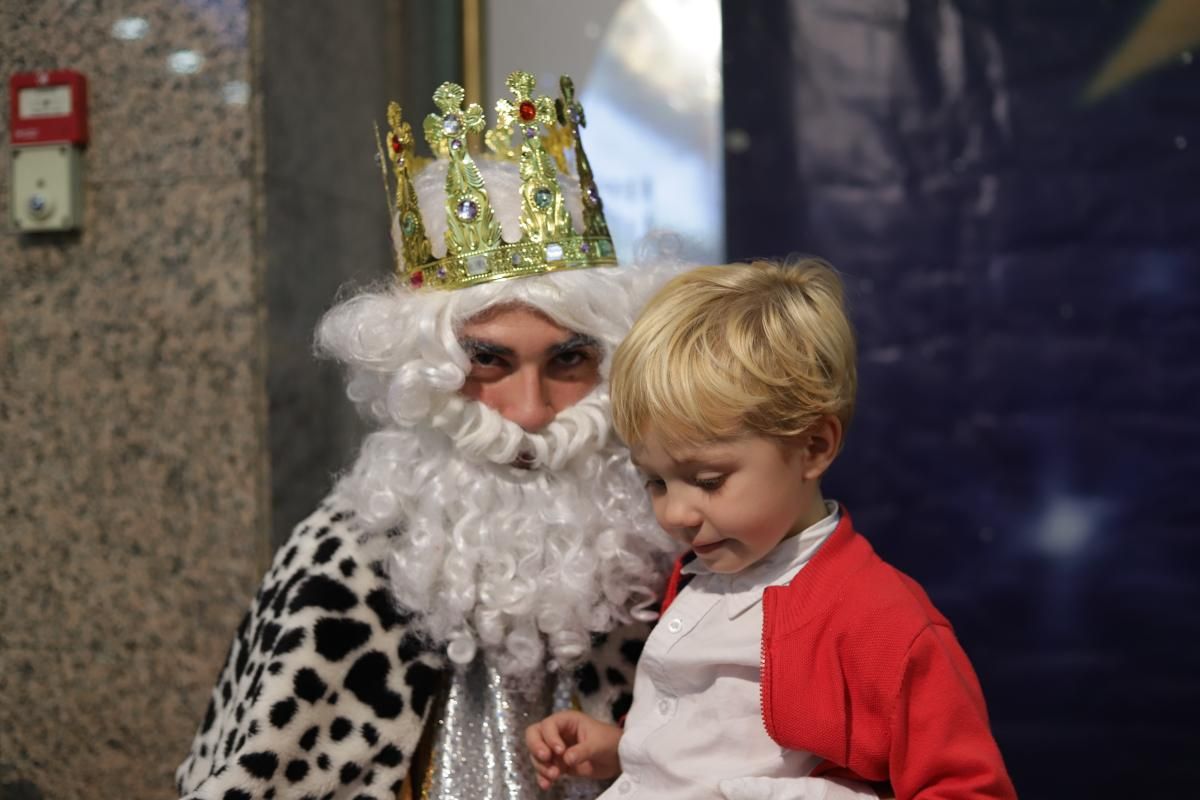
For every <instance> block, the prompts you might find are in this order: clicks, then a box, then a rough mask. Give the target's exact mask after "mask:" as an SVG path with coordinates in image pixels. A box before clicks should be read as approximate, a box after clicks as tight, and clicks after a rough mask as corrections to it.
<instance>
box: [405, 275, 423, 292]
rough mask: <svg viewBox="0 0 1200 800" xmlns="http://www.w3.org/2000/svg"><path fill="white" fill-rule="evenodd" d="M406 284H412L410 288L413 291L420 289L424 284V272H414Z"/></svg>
mask: <svg viewBox="0 0 1200 800" xmlns="http://www.w3.org/2000/svg"><path fill="white" fill-rule="evenodd" d="M408 282H409V283H410V284H412V287H413V288H414V289H420V288H421V285H422V284H424V283H425V273H424V272H414V273H413V274H412V277H411V278H409V279H408Z"/></svg>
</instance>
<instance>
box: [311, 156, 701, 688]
mask: <svg viewBox="0 0 1200 800" xmlns="http://www.w3.org/2000/svg"><path fill="white" fill-rule="evenodd" d="M480 170H481V172H482V173H483V175H484V179H485V181H486V184H487V187H488V193H489V197H490V200H491V203H492V207H493V210H494V211H495V213H496V216H497V218H498V219H499V221H500V224H501V227H502V231H503V235H504V237H505V239H507V240H510V241H512V240H515V239H517V238H518V237H519V235H520V230H519V223H518V222H517V220H518V216H519V212H520V208H519V202H518V201H517V198H519V193H518V190H519V188H520V179H519V176H518V174H517V170H516V166H515V165H508V164H481V165H480ZM444 180H445V168H444V166H443V167H442V168H441V169H438V168H437V166H434V167H430V168H429V169H426V170H425V171H424V172H423V173H421V174H420V175H419V176H418V178H417V181H416V182H415V188H416V189H417V193H418V197H419V198H420V203H421V212H422V216H423V218H424V220H425V224H426V226H427V230H428V233H429V236H430V240H431V242H433V243H434V252H435V256H440V255H442V254H444V250H445V245H444V241H443V236H444V231H445V228H446V223H445V207H444V196H445V195H444V190H443V188H442V183H443V182H444ZM563 191H564V195H565V196H566V199H567V203H568V208H569V209H570V210H571V212H572V217H573V219H574V221H575V225H576V227H577V229H579V226H580V224H581V214H580V206H579V201H578V191H572V190H571V187H567V186H564V187H563ZM394 235H396V236H398V235H399V234H398V233H396V232H395V231H394ZM677 270H678V266H677V265H673V264H666V263H663V264H660V265H658V266H654V267H650V266H642V267H635V266H622V267H612V268H592V269H584V270H578V271H561V272H555V273H550V274H546V275H539V276H532V277H525V278H514V279H508V280H502V281H497V282H494V283H488V284H483V285H480V286H475V287H470V288H466V289H458V290H453V291H445V290H424V291H421V290H413V289H411V288H409V287H408V286H392V287H389V288H387V289H385V290H382V291H368V292H364V293H362V294H359V295H357V296H355V297H352V298H350V299H348V300H346V301H344V302H342V303H340V304H339V305H337V306H336V307H334V308H333V309H331V310H330V311H329V312H328V314H326V316H325V318H324V319H323V320H322V321H321V324H320V327H319V329H318V334H317V346H318V349H319V350H320V351H321V352H323V353H326V354H329V355H332V356H334V357H336V358H337V359H339V360H340V361H342V362H343V363H345V364H346V365H347V368H348V372H349V383H348V388H347V394H348V395H349V397H350V398H351V399H352V400H353V401H354V402H355V403H356V404H358V406H359V407H360V409H361V410H362V411H363V413H364V414H365V415H366V416H367V417H368V418H369V419H371V420H372V421H374V422H375V423H377V424H378V425H380V427H381V428H382V429H381V430H379V431H377V432H375V433H373V434H371V435H370V436H368V437H367V440H366V441H365V442H364V444H363V448H362V451H361V453H360V455H359V458H358V460H357V462H356V463H355V465H354V466H353V468H352V469H351V470H350V472H349V473H348V474H347V475H345V476H344V477H343V478H342V480H341V482H340V483H339V487H338V491H339V492H341V493H342V494H343V495H344V496H346V497H347V499H348V500H349V501H350V502H351V503H353V504H354V506H355V508H356V509H357V510H358V512H359V515H360V517H361V519H362V522H363V523H364V524H365V525H366V526H367V529H368V531H372V532H375V533H385V532H386V533H388V534H389V535H391V537H392V538H391V541H392V550H393V558H392V562H391V564H390V566H389V574H390V577H391V579H392V586H393V591H394V593H395V594H396V597H397V599H398V601H399V602H400V603H402V604H403V605H405V606H406V607H408V608H411V609H413V610H416V611H418V612H419V613H420V615H421V624H422V625H423V628H424V630H425V631H426V633H427V634H428V635H429V636H430V637H431V638H433V639H435V640H437V641H441V642H445V643H447V644H448V653H449V655H450V657H451V659H452V660H454V661H456V662H459V663H466V662H469V661H470V660H471V659H472V658H473V657H474V655H475V653H476V650H477V646H479V645H482V646H483V647H484V648H485V649H486V650H488V651H490V652H492V653H494V654H495V656H496V658H497V659H498V663H499V665H500V668H501V669H502V670H503V671H504V672H506V673H509V674H529V673H530V672H531V671H533V670H535V669H539V668H541V666H542V664H543V663H544V647H543V640H545V641H546V643H548V645H549V648H550V651H551V655H552V656H553V658H554V660H555V661H557V662H559V663H562V664H570V663H572V662H575V661H577V660H578V659H579V658H580V657H582V656H583V655H584V654H585V653H586V651H587V648H588V640H589V636H590V634H591V633H595V632H601V631H607V630H609V629H611V628H612V627H614V626H615V625H617V624H619V623H623V622H628V621H629V620H630V619H631V618H635V617H643V618H644V617H645V616H646V615H647V614H648V613H649V612H644V613H643V612H642V611H639V609H644V608H645V607H646V606H648V605H649V604H650V603H652V601H653V600H654V599H655V598H656V597H657V594H658V592H659V590H660V589H661V583H662V570H663V567H664V564H665V563H666V561H667V560H669V553H670V552H671V551H672V550H673V546H672V545H671V544H670V542H669V539H667V537H666V536H665V534H663V533H662V532H661V531H660V530H659V529H658V527H657V525H656V524H655V523H654V519H653V515H652V513H651V511H650V507H649V503H648V501H647V499H646V496H645V492H644V490H643V488H642V485H641V482H640V480H639V478H638V476H637V474H636V471H635V470H634V468H633V467H632V465H631V464H630V463H629V459H628V456H627V454H626V453H625V451H624V450H623V448H621V447H620V445H619V443H617V442H616V441H615V438H614V436H613V434H612V431H611V422H610V413H609V400H608V390H607V386H606V379H607V376H608V369H609V362H610V359H611V356H612V353H613V351H614V350H615V349H616V347H617V345H618V344H619V343H620V341H621V339H622V338H623V337H624V336H625V334H626V333H627V332H628V330H629V328H630V326H631V325H632V323H633V320H634V318H635V316H636V315H637V313H638V311H639V310H640V308H641V306H642V305H643V303H644V301H645V300H646V299H648V297H649V294H650V293H651V292H652V291H653V290H654V289H655V288H657V286H658V285H660V284H661V283H662V281H663V280H665V278H667V277H669V275H670V274H672V273H673V272H675V271H677ZM514 304H519V305H523V306H527V307H530V308H533V309H536V310H537V311H540V312H541V313H543V314H545V315H546V316H547V317H549V318H550V319H552V320H553V321H554V322H556V323H557V324H559V325H561V326H562V327H564V328H567V329H569V330H571V331H573V332H577V333H582V334H586V335H588V336H591V337H593V338H594V339H596V340H597V342H599V344H600V347H601V350H602V360H601V364H600V374H601V384H600V385H599V386H597V387H596V388H595V389H594V390H593V391H592V392H591V393H590V394H589V395H588V396H587V397H586V398H584V399H583V400H582V401H580V402H579V403H577V404H575V405H574V406H572V407H570V408H568V409H566V410H564V411H563V412H561V413H560V414H559V415H558V416H557V417H556V418H555V420H554V421H553V422H551V423H550V425H548V426H547V427H546V428H545V429H543V430H541V431H537V432H532V433H531V432H528V431H525V430H523V429H522V428H521V427H520V426H519V425H517V424H515V423H513V422H511V421H509V420H507V419H505V418H504V417H503V416H501V415H500V414H499V413H498V412H496V411H495V410H493V409H491V408H489V407H487V406H485V405H483V404H482V403H480V402H478V401H475V400H471V399H468V398H466V397H464V396H463V395H461V394H460V393H459V390H460V389H461V388H462V386H463V384H464V382H465V380H466V377H467V375H468V373H469V371H470V359H469V357H468V355H467V353H466V352H465V351H464V350H463V348H462V347H461V346H460V345H459V341H458V332H459V330H460V328H461V327H462V325H463V324H464V323H466V322H467V321H468V320H471V319H472V318H474V317H476V316H478V315H479V314H481V313H482V312H484V311H486V310H487V309H490V308H494V307H498V306H505V305H514ZM518 456H523V457H524V458H523V461H525V460H526V459H528V457H529V456H532V469H523V468H517V467H515V466H513V463H514V462H515V461H516V460H517V458H518ZM523 466H527V464H523Z"/></svg>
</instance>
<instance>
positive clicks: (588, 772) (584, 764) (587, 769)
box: [575, 760, 596, 778]
mask: <svg viewBox="0 0 1200 800" xmlns="http://www.w3.org/2000/svg"><path fill="white" fill-rule="evenodd" d="M595 771H596V768H595V767H593V766H592V762H591V761H588V760H584V761H580V762H579V763H578V764H576V765H575V774H576V775H578V776H579V777H581V778H590V777H592V773H593V772H595Z"/></svg>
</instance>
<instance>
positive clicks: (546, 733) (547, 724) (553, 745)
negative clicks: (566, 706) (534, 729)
mask: <svg viewBox="0 0 1200 800" xmlns="http://www.w3.org/2000/svg"><path fill="white" fill-rule="evenodd" d="M541 729H542V731H541V732H542V738H543V739H544V741H545V742H546V745H547V746H548V747H549V748H550V749H551V750H553V751H554V752H555V753H558V754H559V755H562V753H563V751H564V750H566V749H567V746H566V745H565V744H564V743H563V740H562V736H560V735H559V733H558V721H557V720H555V719H554V717H550V718H549V719H546V720H543V721H542V724H541Z"/></svg>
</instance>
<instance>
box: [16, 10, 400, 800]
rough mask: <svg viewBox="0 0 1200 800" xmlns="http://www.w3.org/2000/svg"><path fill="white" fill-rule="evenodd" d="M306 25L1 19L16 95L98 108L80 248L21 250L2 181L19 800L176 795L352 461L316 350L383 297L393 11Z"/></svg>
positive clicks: (311, 18)
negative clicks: (369, 289)
mask: <svg viewBox="0 0 1200 800" xmlns="http://www.w3.org/2000/svg"><path fill="white" fill-rule="evenodd" d="M299 5H300V4H288V3H285V2H282V0H278V1H277V2H266V1H265V0H204V2H184V1H183V0H178V1H177V2H151V1H150V0H123V1H122V2H105V1H104V0H92V1H91V2H81V1H78V0H76V1H70V0H62V1H59V0H56V1H55V2H43V1H41V0H8V1H7V2H4V3H0V68H2V69H0V74H3V76H4V77H5V78H7V76H8V75H10V74H12V73H13V72H17V71H25V70H33V69H43V68H62V67H69V68H73V69H77V70H80V71H82V72H83V73H85V74H86V75H87V77H88V80H89V101H90V105H91V143H90V146H89V148H88V151H87V157H86V178H85V189H86V200H85V203H86V206H85V220H84V226H83V229H82V231H81V232H79V233H72V234H43V235H18V234H16V233H14V232H13V231H12V230H11V226H10V223H9V222H8V203H9V199H8V186H9V181H8V177H9V176H8V170H9V165H8V158H7V157H4V158H0V234H2V235H0V541H3V544H4V547H3V554H2V555H0V800H15V799H16V798H22V800H30V799H31V798H42V797H46V798H84V797H87V798H93V797H120V798H123V799H128V800H140V799H141V798H151V797H154V798H162V797H168V796H172V794H171V793H172V772H173V770H174V768H175V766H176V765H177V764H178V763H179V761H180V760H181V759H182V757H183V755H184V754H185V752H186V749H187V747H188V744H189V741H190V738H191V735H192V733H193V731H194V729H195V727H196V726H197V725H198V724H199V722H200V717H201V716H202V714H203V711H204V707H205V704H206V702H207V695H208V691H209V689H210V687H211V682H212V680H213V679H214V677H215V676H216V673H217V671H218V669H219V667H220V665H221V660H222V659H223V657H224V655H225V650H226V648H227V646H228V642H229V640H230V637H231V635H232V633H233V630H234V628H235V626H236V624H237V621H238V618H239V617H240V615H241V614H242V612H243V610H244V608H245V607H246V606H247V604H248V602H249V599H250V596H251V594H252V593H253V591H254V589H255V586H256V584H257V580H258V577H259V574H260V571H261V570H262V568H263V567H264V566H265V563H266V561H267V559H268V557H269V554H270V550H271V544H272V537H271V530H272V527H273V522H274V524H275V527H276V528H279V529H280V530H282V529H285V528H286V526H288V525H290V524H291V523H292V522H294V521H295V519H294V517H295V516H296V515H297V514H298V513H300V511H299V510H300V509H301V508H303V507H304V506H309V505H312V504H315V502H316V500H317V499H318V498H319V495H320V494H321V493H323V492H324V491H325V489H327V488H328V483H329V480H330V477H331V475H332V474H333V472H335V471H336V470H337V469H338V468H339V467H340V466H341V465H342V464H343V463H344V460H345V458H346V457H347V454H348V453H349V452H350V447H351V441H352V439H353V438H354V436H355V432H354V430H353V429H354V423H353V422H352V421H351V418H350V417H348V416H347V412H346V411H345V407H344V404H341V403H340V386H339V385H338V382H337V380H336V376H335V375H334V374H333V373H332V372H331V371H330V370H329V368H328V367H320V366H314V362H312V360H311V359H310V358H309V353H310V334H311V328H312V325H313V324H314V323H315V321H316V319H317V318H318V317H319V315H320V313H321V311H323V310H324V308H325V307H326V306H327V305H328V303H329V302H330V301H331V300H332V298H333V296H334V294H335V292H336V290H337V287H338V286H339V285H340V284H342V283H343V282H344V281H346V280H347V279H353V280H354V281H355V282H357V283H367V282H371V281H373V280H375V279H378V278H379V277H381V276H383V275H386V273H387V268H388V257H387V249H388V246H387V238H386V228H385V226H384V224H382V223H383V220H384V218H385V217H384V204H383V196H382V192H381V191H380V190H379V177H378V172H377V169H376V168H375V166H374V164H373V163H372V160H371V157H372V154H373V147H374V144H373V137H372V135H371V133H370V128H369V120H370V118H371V116H372V115H374V114H381V113H382V104H383V101H384V99H385V97H386V85H387V84H388V83H389V82H390V80H391V79H390V77H389V76H391V74H392V73H391V69H392V66H394V63H395V62H394V60H389V56H388V48H387V46H386V45H387V43H388V41H389V37H392V36H394V34H395V31H394V25H395V22H396V12H395V8H396V7H397V6H398V4H397V3H395V2H385V0H356V2H355V3H353V4H345V3H335V2H331V1H330V0H322V1H321V2H313V3H305V4H303V13H301V11H300V9H298V8H297V7H298V6H299ZM335 11H340V14H339V13H335ZM4 108H5V111H4V113H3V114H2V115H0V141H3V142H4V143H5V146H7V142H8V132H9V128H8V125H9V120H8V115H7V104H5V106H4ZM368 201H369V203H368ZM368 208H369V209H370V211H368ZM269 389H270V391H269ZM268 409H271V410H272V412H273V413H277V419H274V420H272V421H271V423H270V424H268ZM317 443H319V444H317ZM272 475H274V476H275V477H274V481H272V478H271V476H272ZM314 495H316V496H314ZM273 506H274V507H275V508H276V509H284V510H285V511H284V512H282V513H279V512H277V513H275V514H272V507H273ZM273 517H274V519H273Z"/></svg>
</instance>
